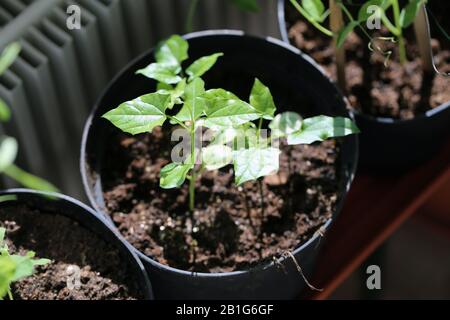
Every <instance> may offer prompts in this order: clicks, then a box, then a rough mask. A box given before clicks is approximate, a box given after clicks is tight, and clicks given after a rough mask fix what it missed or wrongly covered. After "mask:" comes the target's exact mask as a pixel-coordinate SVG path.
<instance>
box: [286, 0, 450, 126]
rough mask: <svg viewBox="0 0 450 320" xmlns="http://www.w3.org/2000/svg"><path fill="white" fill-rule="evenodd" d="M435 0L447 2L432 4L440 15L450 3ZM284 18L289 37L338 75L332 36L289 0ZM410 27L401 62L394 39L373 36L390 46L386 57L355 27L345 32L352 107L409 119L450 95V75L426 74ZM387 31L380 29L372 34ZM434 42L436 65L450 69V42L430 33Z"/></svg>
mask: <svg viewBox="0 0 450 320" xmlns="http://www.w3.org/2000/svg"><path fill="white" fill-rule="evenodd" d="M435 2H442V3H443V2H445V3H446V4H440V5H444V6H446V7H447V9H444V8H441V9H439V10H444V11H439V10H437V9H435V10H434V11H433V12H435V14H441V15H442V14H444V13H445V12H448V10H449V9H450V5H449V3H448V1H435ZM438 19H439V18H438ZM286 20H287V28H288V35H289V39H290V41H291V43H292V44H294V45H295V46H296V47H298V48H299V49H300V50H302V51H303V52H305V53H307V54H309V55H311V56H312V57H313V58H314V60H316V61H317V62H318V63H319V64H320V65H321V66H322V67H323V68H324V69H325V71H326V72H327V73H328V75H329V76H330V77H331V78H332V79H336V66H335V56H334V50H333V45H332V40H331V38H330V37H327V36H326V35H324V34H322V33H321V32H320V31H318V30H317V29H316V28H314V27H313V26H311V25H310V24H309V23H307V22H305V20H303V19H302V17H301V16H300V15H299V13H298V12H297V11H296V10H295V9H294V8H292V6H291V5H290V4H289V3H288V1H286ZM447 20H448V19H447ZM442 21H445V20H444V19H442ZM447 30H448V29H447ZM413 33H414V32H413V30H412V27H411V28H409V29H407V32H406V42H407V49H406V51H407V55H408V62H407V63H406V64H405V65H402V64H400V63H399V59H398V52H397V46H396V44H395V43H392V42H389V41H381V40H377V41H376V42H375V43H376V44H377V45H378V46H379V47H380V48H381V49H382V50H383V51H384V52H388V51H392V55H391V56H390V58H389V59H388V60H387V59H386V56H385V55H383V54H382V53H380V52H371V51H370V50H369V49H368V42H369V39H368V38H366V37H364V36H362V35H360V34H359V33H357V32H356V33H351V34H350V35H349V37H348V38H347V41H346V43H345V45H344V46H345V50H346V54H347V65H346V80H347V88H346V89H347V94H348V98H349V100H350V102H351V104H352V106H353V107H354V108H355V109H357V110H360V111H362V112H363V113H365V114H369V115H373V116H381V117H392V118H396V119H411V118H414V117H415V116H416V115H418V114H423V113H424V112H426V111H428V110H429V109H430V108H435V107H438V106H439V105H441V104H443V103H446V102H448V101H450V89H449V88H450V78H448V77H447V78H446V77H442V76H435V77H433V76H427V75H424V73H423V71H422V66H421V60H420V57H419V51H418V47H417V45H416V43H415V37H414V34H413ZM387 35H388V33H387V32H386V31H383V30H381V31H380V32H379V33H374V34H372V37H373V38H376V37H377V36H387ZM432 48H433V52H434V57H435V63H436V65H437V67H438V70H439V71H441V72H447V73H448V72H450V42H449V41H442V42H441V41H440V40H438V39H434V38H433V39H432ZM385 63H386V64H387V65H385Z"/></svg>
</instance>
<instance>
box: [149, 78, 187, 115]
mask: <svg viewBox="0 0 450 320" xmlns="http://www.w3.org/2000/svg"><path fill="white" fill-rule="evenodd" d="M185 88H186V79H183V80H181V81H180V82H178V84H177V85H176V86H175V88H174V87H173V86H172V85H170V84H165V83H163V82H158V85H157V87H156V90H157V92H158V93H160V94H168V95H170V103H169V104H168V105H167V109H172V108H173V106H174V105H176V104H182V103H183V101H182V100H181V97H182V96H183V94H184V90H185Z"/></svg>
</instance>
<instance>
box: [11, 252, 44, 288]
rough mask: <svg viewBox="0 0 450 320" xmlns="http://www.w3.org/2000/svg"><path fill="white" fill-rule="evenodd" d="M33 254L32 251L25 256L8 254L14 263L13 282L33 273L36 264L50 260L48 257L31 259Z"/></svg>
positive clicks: (42, 263) (40, 264)
mask: <svg viewBox="0 0 450 320" xmlns="http://www.w3.org/2000/svg"><path fill="white" fill-rule="evenodd" d="M34 255H35V254H34V252H33V251H30V252H28V253H27V254H26V255H25V256H20V255H11V256H10V257H11V259H12V261H14V263H15V272H14V276H13V278H12V281H13V282H15V281H18V280H20V279H23V278H26V277H29V276H31V275H32V274H33V273H34V271H35V267H36V266H42V265H46V264H48V263H50V260H48V259H33V257H34Z"/></svg>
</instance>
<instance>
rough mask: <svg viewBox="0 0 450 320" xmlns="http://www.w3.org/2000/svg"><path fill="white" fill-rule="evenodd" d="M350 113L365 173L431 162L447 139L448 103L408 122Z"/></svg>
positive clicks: (283, 29)
mask: <svg viewBox="0 0 450 320" xmlns="http://www.w3.org/2000/svg"><path fill="white" fill-rule="evenodd" d="M285 2H286V0H278V23H279V26H280V33H281V37H282V39H283V41H284V42H286V43H290V41H289V37H288V33H287V24H286V16H285V12H286V11H285V10H286V8H285ZM352 113H353V114H354V116H355V119H356V123H357V125H358V127H359V129H360V130H361V134H360V140H359V141H360V158H359V163H360V166H361V167H362V168H363V169H366V170H372V171H376V172H388V173H389V172H394V171H395V172H399V171H400V172H401V171H406V170H408V169H411V168H413V167H415V166H417V165H419V164H421V163H423V162H425V161H426V160H429V159H431V158H432V157H433V155H434V154H435V153H436V152H437V151H438V150H439V148H440V147H441V146H442V144H443V143H445V142H446V141H448V139H449V134H450V101H448V102H446V103H444V104H442V105H440V106H439V107H437V108H434V109H432V110H429V111H428V112H426V113H425V114H422V115H418V116H416V117H415V118H414V119H410V120H398V119H393V118H383V117H373V116H370V115H366V114H363V113H361V112H358V111H352Z"/></svg>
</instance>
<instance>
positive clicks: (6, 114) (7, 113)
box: [0, 98, 11, 122]
mask: <svg viewBox="0 0 450 320" xmlns="http://www.w3.org/2000/svg"><path fill="white" fill-rule="evenodd" d="M9 118H11V110H9V107H8V106H7V105H6V103H5V101H3V99H1V98H0V122H6V121H8V120H9Z"/></svg>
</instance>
